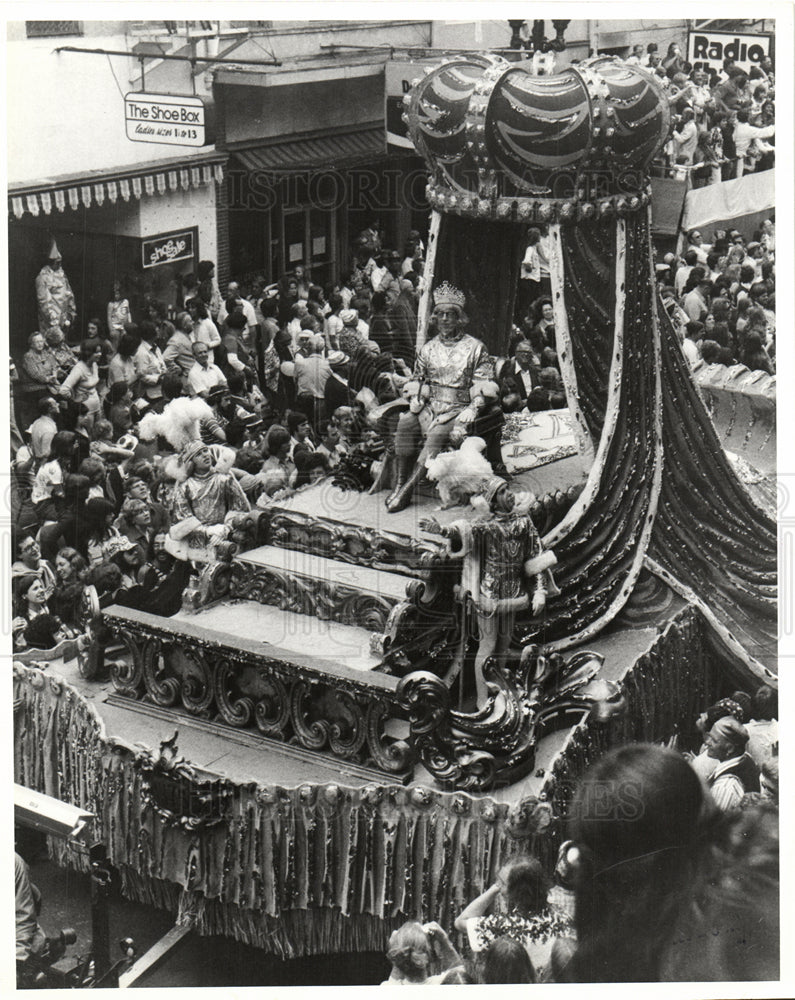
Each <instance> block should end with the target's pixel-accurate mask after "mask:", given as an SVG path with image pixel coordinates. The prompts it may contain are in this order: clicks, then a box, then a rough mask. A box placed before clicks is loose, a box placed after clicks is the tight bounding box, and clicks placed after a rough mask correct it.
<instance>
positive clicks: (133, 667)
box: [110, 628, 144, 698]
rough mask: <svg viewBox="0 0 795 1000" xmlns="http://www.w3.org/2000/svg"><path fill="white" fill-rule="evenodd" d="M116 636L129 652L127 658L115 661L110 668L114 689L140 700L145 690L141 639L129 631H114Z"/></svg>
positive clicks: (122, 629) (120, 629) (123, 629)
mask: <svg viewBox="0 0 795 1000" xmlns="http://www.w3.org/2000/svg"><path fill="white" fill-rule="evenodd" d="M114 631H115V636H116V638H117V639H118V640H119V642H121V643H122V645H123V646H124V648H125V649H126V650H127V654H128V655H127V658H126V659H124V660H114V662H113V663H112V664H111V667H110V676H111V680H112V681H113V687H114V688H115V689H116V691H118V692H119V694H122V695H124V696H125V697H127V698H138V697H140V695H141V692H142V690H143V683H144V667H143V657H142V656H141V647H140V639H139V637H138V636H137V635H135V633H134V632H131V631H130V630H129V629H125V628H119V629H116V630H114Z"/></svg>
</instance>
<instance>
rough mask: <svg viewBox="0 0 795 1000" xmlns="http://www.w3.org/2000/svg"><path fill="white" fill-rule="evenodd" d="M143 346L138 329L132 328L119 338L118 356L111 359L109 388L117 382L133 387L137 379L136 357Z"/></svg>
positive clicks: (115, 355)
mask: <svg viewBox="0 0 795 1000" xmlns="http://www.w3.org/2000/svg"><path fill="white" fill-rule="evenodd" d="M140 346H141V338H140V336H139V335H138V328H137V327H132V328H131V329H128V330H126V331H125V332H124V333H122V335H121V336H120V337H119V346H118V348H117V350H116V354H114V355H113V357H112V358H111V359H110V364H109V365H108V388H109V389H110V388H111V387H112V386H113V384H114V383H115V382H126V383H127V385H133V384H134V383H135V380H136V378H137V373H136V370H135V356H136V354H137V352H138V348H139V347H140Z"/></svg>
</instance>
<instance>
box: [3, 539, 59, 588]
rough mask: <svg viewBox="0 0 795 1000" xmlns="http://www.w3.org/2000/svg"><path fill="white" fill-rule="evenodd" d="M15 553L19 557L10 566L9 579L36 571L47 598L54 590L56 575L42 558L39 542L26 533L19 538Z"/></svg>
mask: <svg viewBox="0 0 795 1000" xmlns="http://www.w3.org/2000/svg"><path fill="white" fill-rule="evenodd" d="M17 554H18V556H19V558H18V559H17V561H16V562H15V563H13V564H12V566H11V579H12V580H13V579H14V578H15V577H17V576H28V575H29V574H30V573H37V574H38V576H39V578H40V579H41V582H42V585H43V587H44V596H45V599H46V600H49V599H50V597H51V596H52V593H53V591H54V590H55V586H56V582H57V577H56V575H55V570H54V569H53V567H52V565H51V564H50V563H49V562H48V560H46V559H42V556H41V550H40V549H39V543H38V542H37V541H36V539H35V538H34V537H33V535H26V536H25V537H24V538H22V539H20V541H19V543H18V546H17Z"/></svg>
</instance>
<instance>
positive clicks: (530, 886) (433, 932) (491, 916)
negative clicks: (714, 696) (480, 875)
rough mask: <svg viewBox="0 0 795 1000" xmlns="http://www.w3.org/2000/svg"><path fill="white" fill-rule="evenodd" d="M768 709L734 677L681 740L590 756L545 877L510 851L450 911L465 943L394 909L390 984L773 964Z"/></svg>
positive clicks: (734, 973) (672, 977) (644, 974)
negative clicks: (399, 916) (398, 922)
mask: <svg viewBox="0 0 795 1000" xmlns="http://www.w3.org/2000/svg"><path fill="white" fill-rule="evenodd" d="M777 715H778V699H777V693H776V691H775V690H774V689H773V688H772V687H770V686H768V685H763V686H762V687H760V688H759V689H758V690H757V691H756V692H755V693H754V694H753V695H748V694H746V693H745V692H743V691H736V692H734V693H733V694H732V695H731V696H730V697H727V698H723V699H721V700H720V701H719V702H717V704H715V705H712V706H710V707H709V708H707V709H706V710H705V711H704V712H703V713H702V714H701V715H700V716H699V718H698V719H697V720H696V725H695V727H694V733H693V734H692V735H693V738H692V739H690V734H685V735H684V736H683V744H686V745H687V747H690V748H692V749H686V748H685V746H684V745H683V746H682V748H681V749H678V748H674V746H668V747H662V746H656V745H651V744H631V745H626V746H621V747H618V748H616V749H614V750H611V751H610V752H608V753H606V754H605V755H604V756H602V757H600V758H599V759H598V760H597V762H596V763H595V764H593V765H592V766H591V768H590V769H589V770H588V771H587V772H586V773H585V775H584V776H583V778H582V780H581V781H580V783H579V785H578V787H577V788H576V789H575V791H574V796H573V800H572V802H571V805H570V808H569V814H568V820H567V822H568V837H569V839H567V840H564V841H563V843H561V845H560V848H559V851H558V857H557V863H556V866H555V870H554V873H553V874H552V876H551V877H549V876H548V875H547V874H546V872H545V871H544V868H543V867H542V865H541V863H540V861H539V860H538V859H537V858H535V857H533V856H532V855H530V854H520V855H518V856H516V857H514V858H512V859H511V860H510V861H509V862H508V863H507V864H505V865H504V866H503V867H502V868H501V869H500V871H499V873H498V875H497V879H496V881H495V883H494V884H493V885H491V886H489V887H488V888H487V889H486V890H485V891H484V892H483V893H482V894H481V895H480V896H478V897H477V898H476V899H474V900H473V901H472V902H471V903H469V905H468V906H466V907H465V908H464V910H463V911H462V912H461V913H460V914H459V916H458V917H457V918H456V920H455V922H454V930H455V931H457V932H458V933H459V939H458V940H459V941H460V942H461V943H462V945H463V947H462V948H461V950H460V951H459V950H458V949H457V948H456V944H455V937H454V936H453V937H451V936H448V933H446V932H445V930H444V929H443V928H442V927H440V926H439V924H438V923H431V924H427V925H425V926H421V925H420V924H418V923H408V924H405V925H404V926H402V927H401V928H399V929H398V930H397V931H395V932H394V933H393V934H392V937H391V939H390V941H389V949H388V952H387V958H388V959H389V960H390V962H391V963H392V973H391V976H390V978H389V979H388V980H386V983H385V985H386V984H389V985H401V984H417V983H426V984H430V983H446V984H454V983H536V982H546V983H589V982H681V981H722V980H726V981H739V980H765V979H768V978H770V979H777V978H778V974H779V970H778V963H779V863H778V722H777V721H776V720H777ZM674 742H676V743H677V744H678V740H675V741H674ZM452 931H453V929H452V928H451V932H450V933H451V935H452ZM462 952H463V953H464V954H463V955H462ZM464 956H465V957H464Z"/></svg>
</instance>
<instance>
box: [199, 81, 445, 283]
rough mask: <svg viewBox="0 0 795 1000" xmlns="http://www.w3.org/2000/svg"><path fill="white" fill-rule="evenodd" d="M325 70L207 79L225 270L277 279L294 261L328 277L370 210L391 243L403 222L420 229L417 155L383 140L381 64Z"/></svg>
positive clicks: (340, 268) (401, 239)
mask: <svg viewBox="0 0 795 1000" xmlns="http://www.w3.org/2000/svg"><path fill="white" fill-rule="evenodd" d="M335 72H336V74H337V76H336V78H334V79H333V81H332V79H331V78H329V80H328V81H323V82H321V81H320V80H314V81H312V82H303V81H302V80H300V81H299V80H296V79H295V77H296V76H297V74H293V75H291V78H290V79H289V81H285V82H284V83H283V84H282V83H280V82H279V77H278V75H277V74H274V75H273V76H272V77H269V85H268V86H259V85H257V83H256V82H252V77H253V75H252V74H247V73H245V72H242V71H237V70H223V71H220V72H219V73H218V75H217V77H216V87H215V90H214V95H215V101H216V104H217V106H218V108H219V120H222V121H223V128H224V132H225V136H224V142H223V145H224V148H225V149H226V150H227V152H228V153H229V157H230V159H229V164H228V186H227V200H228V220H229V254H230V273H231V274H233V275H234V276H235V277H237V278H239V279H241V280H243V281H244V282H245V281H247V280H250V279H251V278H253V277H255V276H262V277H264V278H265V280H266V281H267V282H273V281H277V280H278V279H279V277H280V276H282V275H283V274H285V273H286V272H288V271H291V270H292V269H294V268H295V267H296V266H297V265H302V266H303V267H304V268H306V269H307V271H308V272H309V274H310V276H311V279H312V280H313V281H316V282H319V283H320V284H325V283H328V282H332V281H335V280H336V279H337V278H338V277H339V276H340V275H341V274H343V273H345V271H346V270H348V269H349V267H350V264H351V243H352V241H353V240H354V239H355V237H356V236H357V235H358V234H359V233H360V232H361V231H362V230H363V229H365V228H366V227H367V226H369V225H370V224H371V223H372V222H373V221H374V220H378V222H379V224H380V228H381V229H382V230H383V231H384V233H385V234H386V245H387V246H388V247H390V248H395V249H398V250H400V251H402V250H403V247H404V245H405V242H406V238H407V236H408V233H409V231H410V230H411V229H415V228H416V229H420V230H421V231H422V230H424V229H425V228H426V227H427V221H428V207H427V203H426V201H425V185H426V182H427V173H426V171H425V168H424V165H423V163H422V161H421V160H420V159H419V157H417V156H416V155H414V153H413V151H411V150H392V149H388V148H387V144H386V132H385V128H384V83H383V78H384V69H383V64H380V65H377V66H360V67H357V74H356V75H354V76H353V77H350V78H347V77H345V76H343V75H342V70H341V69H339V68H337V69H336V70H335ZM253 79H254V80H256V77H253ZM332 82H333V90H332V88H331V83H332ZM331 93H333V100H330V99H329V96H330V94H331ZM220 144H221V143H220V141H219V142H218V145H220Z"/></svg>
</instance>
